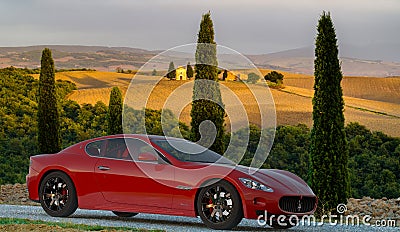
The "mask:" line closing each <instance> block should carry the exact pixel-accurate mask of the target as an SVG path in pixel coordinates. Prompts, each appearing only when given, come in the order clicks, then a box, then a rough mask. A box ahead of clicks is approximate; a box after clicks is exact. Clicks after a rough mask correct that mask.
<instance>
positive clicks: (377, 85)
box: [36, 70, 400, 137]
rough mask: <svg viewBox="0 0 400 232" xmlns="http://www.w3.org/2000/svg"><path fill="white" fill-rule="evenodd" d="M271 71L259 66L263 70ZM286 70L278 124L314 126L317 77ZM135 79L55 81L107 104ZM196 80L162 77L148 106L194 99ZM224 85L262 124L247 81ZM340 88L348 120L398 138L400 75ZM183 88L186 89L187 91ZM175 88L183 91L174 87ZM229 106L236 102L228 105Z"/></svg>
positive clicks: (278, 95) (183, 114)
mask: <svg viewBox="0 0 400 232" xmlns="http://www.w3.org/2000/svg"><path fill="white" fill-rule="evenodd" d="M269 71H270V70H261V72H262V73H263V74H265V73H267V72H269ZM283 73H284V75H285V79H284V83H285V88H284V89H270V91H271V94H272V96H273V100H274V103H275V108H276V116H277V124H278V125H285V124H290V125H296V124H298V123H304V124H306V125H308V126H311V125H312V102H311V101H312V95H313V91H312V85H313V77H312V76H309V75H304V74H293V73H288V72H283ZM37 76H38V75H36V77H37ZM132 78H133V75H132V74H120V73H115V72H99V71H75V72H60V73H56V79H63V80H70V81H72V82H74V83H76V84H77V87H78V90H75V91H74V92H72V93H71V94H70V95H69V96H68V98H70V99H72V100H75V101H77V102H78V103H80V104H82V103H90V104H95V103H96V102H97V101H103V102H104V103H106V104H108V98H109V94H110V91H111V87H112V86H119V87H120V88H121V90H122V92H123V94H125V93H126V91H127V89H128V87H129V84H130V82H131V80H132ZM144 78H148V79H149V80H152V79H153V80H154V79H157V78H158V79H159V78H161V77H152V76H145V77H144ZM192 82H193V81H169V80H167V79H162V80H161V81H160V82H158V84H157V85H156V86H155V87H154V89H153V91H152V93H151V95H150V98H149V101H148V102H147V105H146V107H148V108H152V109H162V108H163V107H164V104H165V103H166V100H167V98H168V97H169V96H170V95H171V93H174V94H175V95H176V94H178V97H177V98H176V97H175V98H174V99H178V100H175V101H182V100H184V99H186V101H187V100H188V98H189V100H190V99H191V95H190V94H191V87H190V86H191V84H192ZM220 83H221V84H222V85H224V86H225V87H227V89H229V90H231V91H233V92H234V93H235V94H236V95H237V96H238V97H239V99H240V100H241V102H244V104H243V105H244V108H245V109H246V111H247V113H248V116H249V120H250V122H252V123H255V124H260V121H259V120H260V116H259V111H258V106H257V103H256V101H255V99H254V98H253V97H252V95H251V93H250V92H249V90H248V89H247V87H246V85H245V84H244V83H240V82H234V81H226V82H220ZM142 85H143V86H136V87H135V88H137V89H141V88H142V89H144V88H147V87H148V86H146V83H142ZM147 85H148V84H147ZM342 86H343V92H344V96H345V97H344V100H345V104H346V107H345V112H344V113H345V118H346V123H348V122H359V123H361V124H363V125H365V126H367V127H368V128H370V129H371V130H375V131H382V132H384V133H387V134H388V135H392V136H396V137H400V78H396V77H392V78H373V77H345V78H344V80H343V82H342ZM253 87H254V88H255V89H257V88H263V87H262V86H261V85H259V84H255V85H254V86H253ZM178 88H179V89H178ZM185 88H186V90H185V91H183V89H185ZM177 89H178V90H179V91H175V90H177ZM179 94H182V96H181V97H180V95H179ZM223 94H224V92H223ZM169 101H170V100H169ZM178 103H179V102H176V105H179V104H178ZM168 104H172V105H174V104H175V103H174V102H172V103H171V102H168ZM226 107H227V108H229V107H236V106H234V105H229V104H226ZM139 108H141V107H139ZM177 116H179V119H180V120H181V121H183V122H185V123H187V124H190V105H186V106H185V107H184V108H183V109H180V111H179V113H178V114H177ZM234 120H235V119H234ZM229 125H230V124H229V121H228V123H227V126H228V127H229Z"/></svg>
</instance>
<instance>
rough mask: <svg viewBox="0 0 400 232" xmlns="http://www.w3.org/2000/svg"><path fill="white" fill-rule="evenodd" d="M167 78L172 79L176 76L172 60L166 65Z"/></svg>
mask: <svg viewBox="0 0 400 232" xmlns="http://www.w3.org/2000/svg"><path fill="white" fill-rule="evenodd" d="M167 78H168V79H170V80H172V79H175V78H176V70H175V65H174V62H172V61H171V62H169V67H168V73H167Z"/></svg>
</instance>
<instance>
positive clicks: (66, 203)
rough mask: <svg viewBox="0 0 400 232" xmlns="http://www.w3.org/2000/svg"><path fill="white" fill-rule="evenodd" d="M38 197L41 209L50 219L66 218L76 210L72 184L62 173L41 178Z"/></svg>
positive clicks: (76, 205) (76, 204) (54, 173)
mask: <svg viewBox="0 0 400 232" xmlns="http://www.w3.org/2000/svg"><path fill="white" fill-rule="evenodd" d="M39 197H40V198H39V201H40V204H41V205H42V208H43V209H44V211H46V213H47V214H48V215H50V216H52V217H68V216H69V215H71V214H73V213H74V212H75V210H76V209H77V208H78V199H77V196H76V189H75V186H74V183H73V182H72V180H71V178H69V176H68V175H67V174H65V173H63V172H59V171H57V172H52V173H50V174H48V175H47V176H45V177H44V178H43V180H42V181H41V182H40V187H39Z"/></svg>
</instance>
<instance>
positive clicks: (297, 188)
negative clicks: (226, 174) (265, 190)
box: [235, 165, 315, 195]
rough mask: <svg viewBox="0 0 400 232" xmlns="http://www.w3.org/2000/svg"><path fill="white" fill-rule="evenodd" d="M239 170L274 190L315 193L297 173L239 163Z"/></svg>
mask: <svg viewBox="0 0 400 232" xmlns="http://www.w3.org/2000/svg"><path fill="white" fill-rule="evenodd" d="M235 169H236V170H237V171H239V172H242V173H243V174H245V175H248V177H250V178H251V179H254V180H256V181H258V182H261V183H263V184H265V185H267V186H269V187H271V188H272V189H274V191H275V192H276V191H279V192H285V193H291V194H294V195H298V194H301V195H315V194H314V193H313V191H312V190H311V188H310V187H309V186H308V185H307V183H306V182H305V181H304V180H303V179H301V178H300V177H298V176H296V175H295V174H293V173H291V172H288V171H284V170H277V169H255V168H249V167H245V166H241V165H238V166H236V168H235Z"/></svg>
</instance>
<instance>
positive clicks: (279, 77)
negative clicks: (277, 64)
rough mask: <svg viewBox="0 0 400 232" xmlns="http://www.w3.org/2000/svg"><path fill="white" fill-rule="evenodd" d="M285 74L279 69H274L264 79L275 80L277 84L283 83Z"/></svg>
mask: <svg viewBox="0 0 400 232" xmlns="http://www.w3.org/2000/svg"><path fill="white" fill-rule="evenodd" d="M283 77H284V76H283V74H282V73H279V72H277V71H272V72H269V73H267V75H265V76H264V79H265V80H266V81H271V82H275V83H277V84H282V82H283Z"/></svg>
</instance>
